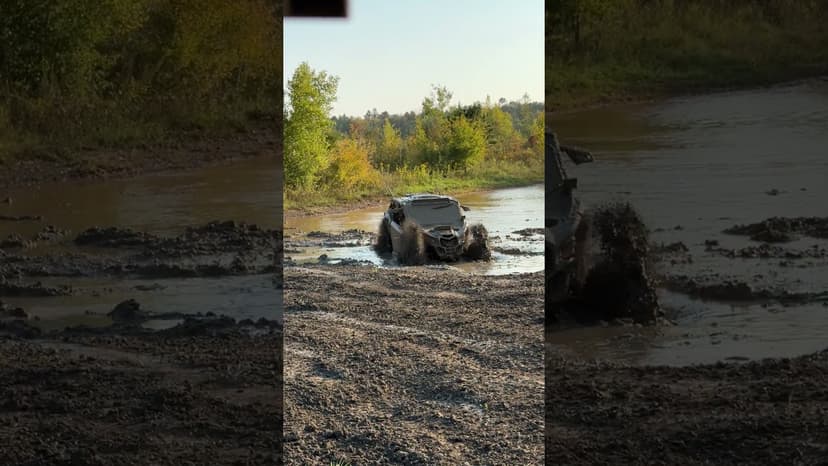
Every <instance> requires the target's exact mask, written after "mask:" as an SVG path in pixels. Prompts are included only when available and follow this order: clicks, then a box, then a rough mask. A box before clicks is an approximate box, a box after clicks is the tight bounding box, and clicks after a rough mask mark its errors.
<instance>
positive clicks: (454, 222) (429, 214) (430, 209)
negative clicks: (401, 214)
mask: <svg viewBox="0 0 828 466" xmlns="http://www.w3.org/2000/svg"><path fill="white" fill-rule="evenodd" d="M405 210H406V216H407V217H409V218H411V219H414V221H416V222H417V223H418V224H419V225H420V226H423V227H435V226H443V225H451V226H453V227H456V228H460V227H461V226H462V224H463V220H462V216H463V214H462V212H461V211H460V205H459V204H458V203H457V201H452V200H449V199H434V200H431V199H429V200H423V201H414V202H412V203H411V204H409V205H408V206H406V208H405Z"/></svg>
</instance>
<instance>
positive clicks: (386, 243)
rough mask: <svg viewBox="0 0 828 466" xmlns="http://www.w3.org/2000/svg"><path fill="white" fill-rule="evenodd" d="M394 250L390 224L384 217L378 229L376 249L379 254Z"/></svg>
mask: <svg viewBox="0 0 828 466" xmlns="http://www.w3.org/2000/svg"><path fill="white" fill-rule="evenodd" d="M392 250H393V246H392V244H391V233H389V231H388V224H387V223H386V222H385V219H382V221H381V222H380V225H379V229H378V230H377V242H376V243H374V251H376V252H377V253H378V254H387V253H389V252H391V251H392Z"/></svg>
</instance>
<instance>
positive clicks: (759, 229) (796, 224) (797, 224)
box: [724, 217, 828, 243]
mask: <svg viewBox="0 0 828 466" xmlns="http://www.w3.org/2000/svg"><path fill="white" fill-rule="evenodd" d="M724 233H727V234H731V235H745V236H749V237H750V239H752V240H754V241H762V242H764V243H786V242H789V241H793V240H794V239H796V234H801V235H804V236H810V237H812V238H828V217H793V218H785V217H771V218H768V219H765V220H763V221H761V222H758V223H750V224H747V225H735V226H732V227H730V228H728V229H726V230H724Z"/></svg>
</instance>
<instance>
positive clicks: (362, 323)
mask: <svg viewBox="0 0 828 466" xmlns="http://www.w3.org/2000/svg"><path fill="white" fill-rule="evenodd" d="M286 273H287V275H288V278H287V280H286V284H287V288H286V290H285V304H286V320H287V322H286V324H285V328H286V329H287V332H286V335H285V342H286V343H285V347H286V353H287V364H286V366H285V399H286V401H285V408H286V411H285V434H286V444H285V451H286V453H285V457H286V458H288V461H289V464H316V463H319V462H326V461H330V460H334V459H343V460H345V461H349V462H351V463H352V464H400V463H405V464H464V463H465V464H475V463H479V462H480V461H482V460H484V459H485V461H488V462H492V463H497V464H509V463H511V464H541V463H542V461H543V446H542V431H543V420H542V419H543V416H542V414H543V406H542V403H541V401H542V399H543V377H542V376H543V322H542V320H541V321H539V320H538V318H539V317H541V316H542V309H543V291H542V288H541V287H542V286H543V283H542V282H543V280H542V276H541V275H540V274H536V275H516V276H512V277H481V276H474V275H467V274H462V273H457V272H456V271H445V270H433V269H427V268H411V269H376V268H373V267H341V266H329V267H324V266H319V267H317V266H312V267H291V268H288V269H286Z"/></svg>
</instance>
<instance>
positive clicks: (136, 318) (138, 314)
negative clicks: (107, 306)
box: [106, 299, 149, 323]
mask: <svg viewBox="0 0 828 466" xmlns="http://www.w3.org/2000/svg"><path fill="white" fill-rule="evenodd" d="M106 315H107V316H108V317H110V318H111V319H112V320H113V321H114V322H116V323H138V322H142V321H144V320H145V319H146V318H147V317H148V316H149V314H148V313H147V312H146V311H143V310H142V309H141V305H140V304H138V301H136V300H134V299H128V300H126V301H124V302H122V303H119V304H118V305H117V306H115V308H114V309H112V310H111V311H109V313H107V314H106Z"/></svg>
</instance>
